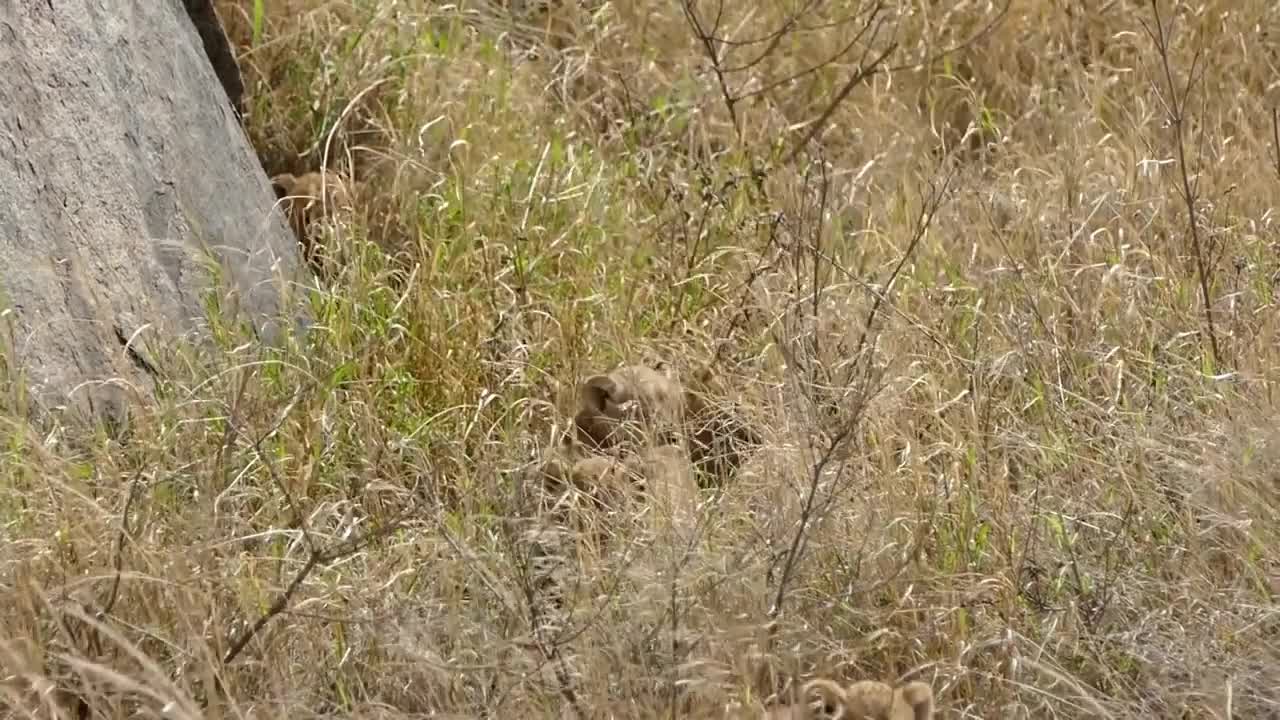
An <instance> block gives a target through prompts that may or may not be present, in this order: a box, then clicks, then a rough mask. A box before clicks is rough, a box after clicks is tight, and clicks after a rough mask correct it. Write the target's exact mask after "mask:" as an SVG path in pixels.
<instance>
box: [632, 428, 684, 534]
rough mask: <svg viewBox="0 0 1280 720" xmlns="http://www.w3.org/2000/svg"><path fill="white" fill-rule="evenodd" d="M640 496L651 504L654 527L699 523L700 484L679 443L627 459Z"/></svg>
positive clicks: (649, 509) (652, 525)
mask: <svg viewBox="0 0 1280 720" xmlns="http://www.w3.org/2000/svg"><path fill="white" fill-rule="evenodd" d="M626 466H627V469H628V470H629V472H630V475H629V478H630V480H631V482H632V483H633V487H634V488H635V490H636V496H637V497H639V498H643V499H644V500H645V501H646V502H647V503H648V505H649V507H648V508H647V510H646V511H647V512H648V513H650V523H649V525H650V527H652V528H656V529H663V530H665V529H670V528H677V529H680V530H688V529H690V528H692V527H693V525H694V524H695V523H696V519H697V518H696V515H697V512H698V484H697V482H696V481H695V480H694V477H693V467H692V466H691V465H690V464H689V460H688V458H687V457H686V456H685V454H684V452H683V451H682V450H681V449H680V448H679V447H678V446H676V445H661V446H658V447H653V448H645V449H643V450H641V451H640V452H639V453H637V454H635V455H632V456H630V457H628V458H627V460H626Z"/></svg>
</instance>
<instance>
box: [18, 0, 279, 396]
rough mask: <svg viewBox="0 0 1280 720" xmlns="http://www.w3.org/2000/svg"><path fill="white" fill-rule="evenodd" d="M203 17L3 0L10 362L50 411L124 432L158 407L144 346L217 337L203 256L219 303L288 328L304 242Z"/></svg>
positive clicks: (93, 0) (97, 4)
mask: <svg viewBox="0 0 1280 720" xmlns="http://www.w3.org/2000/svg"><path fill="white" fill-rule="evenodd" d="M201 4H203V5H205V6H207V1H206V0H194V2H193V0H52V1H50V0H0V310H2V309H4V308H6V307H7V308H8V309H9V310H11V312H10V313H9V315H8V317H6V318H5V319H4V320H0V350H3V351H4V353H5V354H6V355H8V356H9V358H10V359H9V361H10V362H13V361H14V360H16V361H17V363H18V364H19V365H20V366H21V367H22V368H23V369H24V371H25V373H26V376H27V380H28V383H29V387H30V389H31V390H32V391H33V392H32V397H33V398H34V399H35V400H36V401H37V402H36V407H34V408H31V409H32V410H33V412H36V413H37V414H40V413H41V412H42V411H49V410H54V409H57V408H59V407H62V406H66V407H67V408H74V409H78V410H88V411H90V412H91V413H94V414H98V415H101V414H102V413H104V412H105V413H107V414H109V415H111V416H115V417H118V416H119V414H120V413H121V411H122V409H123V408H124V407H125V399H126V398H127V397H128V396H129V395H132V394H133V390H134V389H136V390H139V391H141V394H142V395H143V396H145V395H146V394H147V392H148V391H149V390H151V389H152V388H153V387H154V386H153V384H152V378H151V377H150V373H151V372H152V368H150V367H149V366H150V363H149V362H148V360H147V359H146V350H145V349H146V348H147V347H148V344H152V345H151V347H153V348H154V347H155V345H154V343H156V342H168V341H170V340H172V339H174V338H178V337H183V336H187V337H191V338H193V339H197V340H198V339H199V336H200V334H201V331H202V330H204V329H205V328H206V327H207V322H206V317H207V316H206V314H205V308H206V303H205V298H204V297H203V293H204V291H205V290H206V289H207V288H208V287H210V285H209V283H208V280H209V278H210V275H209V273H208V272H207V271H206V267H205V265H206V264H205V260H204V258H205V257H209V256H212V257H215V258H217V260H218V262H219V263H220V265H221V269H220V270H219V272H218V274H219V275H221V276H223V279H224V280H225V281H226V282H225V287H227V288H230V290H229V291H227V292H224V293H223V295H222V297H221V298H220V301H219V304H220V305H222V306H223V307H231V308H237V309H238V311H240V312H242V313H243V317H244V318H247V319H248V320H250V321H251V322H252V323H253V326H254V327H255V328H256V329H257V331H258V332H259V334H260V336H261V337H264V338H265V339H266V340H268V341H269V340H270V339H271V337H272V336H273V335H274V333H275V332H277V331H278V330H279V329H280V326H279V325H278V323H279V322H281V321H282V316H281V314H280V311H281V309H282V308H283V307H284V306H283V305H282V304H281V299H282V297H283V296H284V294H285V293H287V292H289V288H290V287H291V283H292V282H293V281H295V280H297V279H299V277H300V275H299V274H298V273H299V272H300V270H299V267H300V266H299V262H298V253H297V247H296V242H295V240H294V238H293V236H292V235H291V234H290V231H289V230H288V227H287V225H286V224H285V220H284V217H283V215H282V214H281V213H280V212H279V211H278V210H273V202H274V200H275V196H274V194H273V192H272V191H271V186H270V183H269V182H268V180H267V178H266V176H265V174H264V173H263V170H262V167H261V165H260V164H259V162H258V160H257V159H256V157H255V155H254V153H253V151H252V149H251V148H250V146H249V144H248V140H247V138H246V137H245V135H244V132H243V131H242V129H241V128H240V126H239V124H238V122H237V120H236V115H235V112H234V111H233V107H232V102H230V101H229V99H228V97H227V92H226V90H224V85H223V83H230V89H235V88H238V85H237V84H238V83H239V77H238V73H235V75H234V76H232V75H229V74H228V73H227V72H226V64H225V61H226V58H225V57H223V58H221V60H220V62H221V64H222V66H223V68H222V70H223V76H222V78H221V82H220V78H219V77H218V75H217V74H215V71H214V69H213V67H212V65H211V63H210V59H209V57H208V55H207V54H206V49H205V48H206V46H207V45H208V44H209V42H210V41H214V42H215V44H216V40H217V38H216V37H215V36H211V35H210V34H209V32H208V28H207V27H206V28H205V32H204V38H203V39H202V36H201V33H200V32H198V31H197V29H196V27H195V26H194V25H193V23H192V20H191V18H190V17H189V16H188V12H189V10H188V8H189V7H190V6H192V5H201ZM193 14H194V13H193ZM197 19H199V18H197ZM224 43H225V39H224ZM215 49H216V48H215ZM216 59H217V58H215V60H216ZM232 61H233V62H234V58H232ZM235 100H236V101H238V100H239V98H235ZM206 253H207V254H206ZM290 322H292V321H290ZM126 341H132V342H131V343H130V347H129V348H126V347H125V343H126ZM10 344H12V345H14V347H8V346H9V345H10ZM135 350H136V352H135ZM113 380H114V382H111V381H113ZM104 381H106V382H104ZM130 388H132V389H130ZM2 402H3V400H2V399H0V403H2Z"/></svg>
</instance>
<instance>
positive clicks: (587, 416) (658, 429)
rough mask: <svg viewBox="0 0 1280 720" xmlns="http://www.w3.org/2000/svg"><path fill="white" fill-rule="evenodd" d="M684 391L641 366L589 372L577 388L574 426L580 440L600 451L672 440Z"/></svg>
mask: <svg viewBox="0 0 1280 720" xmlns="http://www.w3.org/2000/svg"><path fill="white" fill-rule="evenodd" d="M683 413H684V390H683V388H681V386H680V383H679V382H678V381H677V380H675V379H674V378H670V377H667V376H666V375H664V374H662V373H660V372H658V371H657V370H654V369H653V368H650V367H647V366H644V365H628V366H625V367H621V368H619V369H617V370H614V371H613V372H611V373H608V374H605V375H593V376H591V377H589V378H587V380H586V381H585V382H584V383H583V384H582V387H581V388H579V391H578V412H577V414H576V415H575V416H574V418H573V421H574V425H575V426H576V427H577V430H578V440H579V441H580V442H582V444H584V445H586V446H587V447H590V448H593V449H598V450H604V449H608V448H612V447H614V446H616V445H619V444H623V443H635V444H645V440H646V437H645V434H646V432H645V431H646V430H648V431H652V432H653V433H654V435H653V436H652V438H651V439H652V440H654V441H655V443H657V442H665V441H669V440H671V439H673V432H674V431H675V430H676V427H677V426H678V424H679V423H680V422H681V420H682V419H683Z"/></svg>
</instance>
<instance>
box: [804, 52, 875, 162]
mask: <svg viewBox="0 0 1280 720" xmlns="http://www.w3.org/2000/svg"><path fill="white" fill-rule="evenodd" d="M897 49H898V44H897V43H896V42H895V43H889V47H887V48H885V49H884V51H883V52H881V53H880V54H879V55H877V56H876V57H875V59H873V60H872V61H871V62H870V64H868V65H866V66H865V67H862V68H859V69H858V71H857V72H855V73H854V74H853V76H852V77H850V78H849V81H848V82H846V83H845V85H844V87H843V88H841V89H840V92H839V93H838V94H837V95H836V97H835V99H834V100H832V101H831V104H830V105H828V106H827V109H826V110H825V111H823V113H822V115H821V116H819V117H818V119H817V121H816V122H814V123H813V125H812V126H810V128H809V132H807V133H805V135H804V138H802V139H801V140H800V142H798V143H796V145H795V147H794V148H793V149H792V150H791V153H790V154H789V155H787V159H786V161H785V162H787V163H790V162H791V161H793V160H795V159H796V156H798V155H799V154H800V152H801V151H802V150H804V147H805V146H806V145H808V144H809V141H810V140H813V139H814V138H815V137H817V135H818V133H820V132H822V130H823V129H825V128H826V126H827V121H828V120H830V119H831V116H832V115H833V114H835V111H836V109H837V108H839V107H840V105H841V104H843V103H844V100H845V98H847V97H849V93H851V92H853V89H854V88H855V87H857V86H858V85H860V84H861V83H862V81H864V80H866V79H867V78H869V77H871V76H872V75H874V74H875V73H876V70H878V69H879V67H880V64H881V63H883V62H884V61H885V59H886V58H888V57H889V55H891V54H892V53H893V51H894V50H897Z"/></svg>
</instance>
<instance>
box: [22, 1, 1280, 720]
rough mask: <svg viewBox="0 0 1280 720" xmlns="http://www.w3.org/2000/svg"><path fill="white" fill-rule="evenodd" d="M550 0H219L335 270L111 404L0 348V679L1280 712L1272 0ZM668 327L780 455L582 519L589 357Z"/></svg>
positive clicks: (268, 132)
mask: <svg viewBox="0 0 1280 720" xmlns="http://www.w3.org/2000/svg"><path fill="white" fill-rule="evenodd" d="M515 5H517V6H515V7H507V6H505V5H497V4H489V3H485V2H472V1H467V2H463V3H459V4H451V5H444V4H433V3H425V2H422V3H418V2H398V1H396V0H379V1H377V2H373V1H371V0H362V1H361V2H348V3H337V2H322V1H321V0H222V2H220V3H219V5H218V9H219V11H220V14H221V16H222V17H223V19H224V22H225V23H226V25H227V27H228V31H229V33H230V35H231V37H232V40H233V43H235V44H236V45H237V47H238V48H239V52H240V62H241V65H242V68H243V70H244V73H245V77H246V86H247V107H248V113H247V119H246V131H247V133H248V134H249V137H250V138H251V140H252V141H253V143H254V145H255V147H257V148H258V150H259V153H260V155H261V157H262V159H263V163H264V167H265V169H266V171H267V172H268V173H276V172H285V171H290V172H298V171H304V170H310V169H316V168H318V167H319V166H320V164H321V162H322V161H323V158H325V157H327V158H328V160H329V164H330V165H332V166H334V167H336V168H338V169H340V170H344V171H349V172H354V173H355V174H356V176H357V179H358V180H359V181H360V182H361V183H362V187H363V189H362V191H361V194H360V199H359V201H358V202H357V203H356V205H355V207H354V208H353V209H352V210H351V212H344V213H340V214H339V215H338V216H337V217H336V222H335V223H334V224H333V225H332V226H331V227H330V228H329V230H328V231H327V235H326V239H327V242H328V244H329V246H330V247H331V248H335V253H337V254H338V255H340V256H341V258H342V262H341V263H340V264H339V265H338V266H337V268H336V270H335V271H334V272H333V273H332V274H331V275H330V276H328V277H326V278H323V279H321V280H317V281H315V283H314V287H312V288H311V292H310V293H309V294H308V295H307V302H308V303H309V308H308V309H309V311H310V313H311V315H312V316H313V318H314V321H315V324H314V326H313V327H312V329H311V331H310V332H309V333H308V334H306V335H305V336H298V337H295V338H290V339H289V340H288V342H286V343H285V344H284V346H283V348H276V349H269V348H265V347H261V346H259V345H258V344H256V343H254V342H252V341H251V338H250V337H249V336H248V335H247V334H246V333H245V332H243V331H242V330H239V329H238V328H237V326H235V325H234V324H232V323H229V322H228V323H225V324H218V325H215V327H216V328H217V329H218V332H217V333H216V337H215V340H216V351H214V352H209V351H208V349H207V348H204V347H202V348H199V349H197V348H192V347H186V346H183V345H180V344H177V343H175V344H174V345H173V346H172V347H169V348H161V349H157V350H156V352H155V353H154V354H155V355H156V362H157V364H158V365H160V366H161V369H162V371H163V373H164V379H163V381H162V382H161V383H160V385H159V389H158V393H157V397H156V398H155V399H154V402H152V403H149V404H145V405H142V404H140V405H138V406H136V407H134V408H133V409H132V415H131V423H130V426H129V428H128V430H127V432H125V433H123V434H113V433H108V432H104V431H99V430H95V429H93V428H75V427H67V428H58V429H55V430H56V431H51V429H50V428H46V427H35V426H33V425H32V424H30V423H29V422H28V421H27V420H26V415H25V414H24V413H23V412H22V402H21V397H22V392H21V387H20V386H21V378H20V377H17V376H16V374H12V373H10V372H9V371H8V370H6V375H5V376H4V377H3V378H0V388H4V390H5V394H4V398H5V399H4V400H3V401H0V407H4V408H5V409H6V413H5V414H4V416H3V420H2V421H0V428H2V429H3V437H4V442H3V444H2V446H0V453H3V458H2V460H0V528H2V529H3V535H4V538H5V544H6V547H7V548H8V550H9V551H8V552H7V553H5V554H4V557H3V558H0V607H2V608H4V609H5V610H4V612H3V613H0V671H2V672H0V675H3V678H2V680H0V690H3V692H4V693H5V694H4V697H5V699H6V701H7V702H8V710H6V711H5V712H6V716H12V717H33V716H48V713H49V712H52V711H53V710H54V709H55V708H58V707H61V708H63V709H64V710H66V709H68V708H70V709H71V710H74V709H75V708H76V707H77V706H78V704H79V703H83V707H84V709H86V710H87V711H88V712H89V713H90V714H91V716H93V717H126V716H134V714H135V713H140V714H142V715H144V716H148V717H153V716H164V717H175V718H176V717H290V718H302V717H312V716H322V715H323V716H335V715H337V716H344V717H345V716H351V717H408V716H415V715H421V714H459V715H468V716H479V715H481V714H487V716H489V717H498V716H503V715H520V716H526V717H562V716H572V715H575V714H576V715H580V716H588V717H618V718H632V717H634V718H653V717H658V716H664V717H669V716H677V715H692V716H701V717H706V716H711V715H715V714H716V713H719V712H722V711H723V709H724V708H725V707H730V706H733V705H734V704H735V703H736V704H738V705H739V706H741V707H744V708H748V709H749V708H753V707H754V708H758V707H759V704H760V703H761V702H763V701H764V700H765V699H766V696H767V695H768V694H769V693H773V692H776V691H778V690H779V689H780V688H781V683H782V682H783V680H785V679H786V678H788V677H790V676H791V675H792V674H793V673H798V674H801V675H809V674H824V675H832V676H837V677H842V678H847V679H860V678H864V677H870V678H878V679H886V680H893V679H898V678H907V677H911V678H914V679H922V680H925V681H927V682H929V683H930V684H931V685H932V686H933V688H934V690H935V692H936V694H937V696H938V700H939V715H940V716H942V717H949V718H950V717H955V718H960V717H1021V718H1033V717H1034V718H1049V717H1053V718H1057V717H1061V718H1077V717H1080V718H1083V717H1091V718H1092V717H1112V718H1146V717H1206V718H1207V717H1216V718H1226V717H1240V718H1255V717H1268V716H1272V715H1276V714H1280V643H1278V642H1277V638H1278V635H1277V633H1278V632H1280V612H1278V611H1277V607H1276V603H1275V596H1276V592H1277V591H1278V590H1280V586H1278V584H1277V578H1278V577H1280V555H1278V554H1277V550H1276V547H1277V542H1280V485H1277V479H1276V478H1277V473H1278V472H1280V454H1278V453H1280V431H1278V430H1277V424H1276V418H1277V413H1276V406H1275V402H1276V399H1275V397H1274V394H1275V388H1276V383H1277V380H1280V373H1278V371H1277V367H1280V362H1278V361H1280V345H1277V342H1276V340H1277V329H1278V328H1280V313H1277V310H1276V297H1277V295H1276V282H1277V278H1278V277H1280V254H1277V245H1276V242H1277V241H1276V237H1277V236H1276V229H1275V224H1276V219H1275V217H1274V214H1275V208H1274V205H1275V201H1276V198H1277V197H1280V172H1277V168H1280V160H1277V157H1278V156H1277V155H1276V153H1277V148H1276V147H1275V144H1274V143H1275V141H1274V140H1273V139H1272V125H1271V122H1272V108H1274V106H1275V105H1276V104H1277V100H1278V96H1277V92H1278V90H1277V87H1276V83H1275V78H1276V77H1277V75H1276V70H1277V65H1278V64H1280V34H1277V33H1275V32H1273V31H1268V30H1267V28H1268V27H1269V26H1270V25H1272V24H1273V23H1272V21H1271V16H1272V12H1271V10H1272V8H1271V6H1270V5H1269V4H1268V3H1266V2H1262V0H1233V1H1231V2H1228V1H1227V0H1217V1H1202V2H1192V3H1178V4H1176V5H1172V4H1166V3H1163V2H1162V3H1159V5H1158V16H1159V21H1157V12H1156V9H1154V8H1153V7H1152V6H1151V5H1142V4H1138V3H1127V2H1109V3H1087V4H1084V5H1080V4H1070V3H1068V4H1062V3H1050V2H1046V1H1044V0H1026V1H1022V2H1014V3H1011V4H1010V5H1008V6H1007V7H1004V6H997V5H994V4H991V3H983V2H975V1H970V0H961V1H960V2H956V3H931V2H899V3H884V4H882V5H879V6H875V5H872V4H869V3H868V4H862V5H859V4H857V3H856V2H855V1H854V0H841V1H840V2H833V3H815V4H799V3H796V4H791V3H760V4H756V3H738V4H734V5H725V6H724V7H723V8H718V6H717V5H716V4H715V3H714V2H711V1H710V0H698V2H696V3H694V4H693V5H692V6H689V8H688V11H686V8H684V7H682V6H681V4H680V3H667V4H661V3H658V4H655V3H642V2H631V1H630V0H619V1H618V2H613V3H606V4H599V3H596V4H592V5H591V6H589V7H587V6H579V5H551V6H550V7H549V8H543V7H530V8H525V7H522V6H518V4H515ZM793 5H794V7H793ZM1086 5H1087V7H1086ZM797 12H799V14H798V15H797V16H795V17H794V18H793V16H792V13H797ZM717 16H719V24H718V26H717V25H715V19H716V18H717ZM789 19H791V20H794V21H789ZM860 33H861V34H860ZM854 38H859V40H858V42H857V43H854V44H853V45H852V46H849V43H850V41H851V40H853V39H854ZM1161 39H1163V40H1161ZM725 40H734V41H735V42H725ZM748 40H754V41H757V42H746V41H748ZM1162 47H1163V51H1162V50H1161V48H1162ZM1166 65H1167V72H1166ZM793 76H794V79H789V78H792V77H793ZM855 78H856V79H857V81H856V82H851V79H855ZM819 121H821V122H819ZM1180 147H1181V150H1179V148H1180ZM1192 223H1194V225H1192ZM1193 227H1194V233H1193ZM1206 298H1207V300H1208V302H1209V305H1208V306H1206ZM5 337H6V340H5V341H4V342H0V348H6V349H7V348H8V347H9V345H8V342H9V340H8V338H7V336H5ZM657 361H664V362H666V363H669V364H670V365H672V366H674V367H675V368H677V369H679V370H681V371H683V372H692V371H694V370H695V369H696V368H700V367H703V366H705V365H710V366H712V367H713V368H714V369H715V372H716V375H717V378H718V384H719V386H720V387H722V388H723V389H725V391H726V394H727V395H731V396H732V397H733V399H735V400H736V401H737V403H738V406H739V408H740V411H741V412H742V413H743V415H744V416H745V417H747V418H748V419H750V420H751V421H752V422H753V423H754V424H755V426H756V427H757V428H759V430H760V433H761V435H762V436H763V437H764V438H765V439H766V442H765V443H764V445H763V447H761V449H759V450H758V451H757V452H756V454H755V455H754V456H753V457H752V458H751V459H750V461H749V462H748V463H747V465H746V466H744V468H743V469H742V471H741V472H740V474H739V476H738V477H737V478H736V480H735V481H734V482H732V483H729V484H727V485H726V486H725V487H724V488H722V490H721V491H719V492H711V491H708V493H707V495H706V497H705V498H704V503H703V515H702V518H701V522H700V524H699V528H698V532H697V533H696V535H695V536H693V537H692V538H687V537H686V538H676V539H673V538H663V537H658V538H655V537H653V536H651V535H649V534H646V532H645V531H643V530H642V529H641V525H640V524H638V523H637V524H635V527H634V528H632V525H631V524H628V523H626V522H624V523H622V524H621V525H617V524H614V525H611V527H614V528H615V531H614V532H615V537H613V538H612V539H611V541H610V542H609V543H607V544H604V545H603V546H597V545H595V544H594V542H593V541H591V540H590V539H589V538H590V537H594V536H592V535H588V534H578V533H573V532H560V533H559V534H560V536H561V537H560V540H558V541H556V540H554V538H553V539H552V540H550V541H547V540H546V538H547V537H549V536H551V535H556V531H555V528H551V527H549V526H548V525H547V524H546V523H539V522H538V517H539V515H538V512H537V507H536V503H535V502H534V496H535V495H536V493H534V492H533V489H532V488H531V487H530V483H529V478H530V474H529V469H530V467H531V466H533V465H535V464H536V462H537V459H538V458H539V457H541V456H542V454H543V453H544V452H545V451H546V449H547V448H548V447H549V445H550V444H551V443H552V442H553V439H554V437H555V436H556V433H557V432H558V431H559V430H562V429H563V428H564V426H565V424H566V422H567V418H568V417H570V416H571V413H572V409H573V407H572V405H573V388H574V384H575V382H577V381H579V380H581V379H582V378H583V377H585V375H587V374H588V373H592V372H596V371H599V370H603V369H606V368H608V367H611V366H613V365H614V364H617V363H620V362H657ZM9 367H10V365H9V363H8V362H7V361H6V362H0V368H6V369H7V368H9ZM535 540H537V542H535ZM544 541H545V542H544ZM534 548H543V549H545V548H552V549H553V550H552V555H553V557H550V558H548V557H539V556H538V555H537V553H535V552H533V550H534ZM549 561H555V562H557V563H558V566H557V568H556V570H555V573H556V574H555V577H556V578H557V579H558V585H557V592H558V594H559V604H558V605H557V604H552V603H550V602H548V601H547V599H546V597H545V595H546V592H545V590H546V588H545V587H544V585H543V584H542V583H541V581H540V579H539V578H540V577H541V573H543V572H544V571H545V568H544V567H543V566H544V565H545V564H546V563H547V562H549ZM55 688H56V690H54V689H55ZM72 716H74V715H72Z"/></svg>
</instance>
